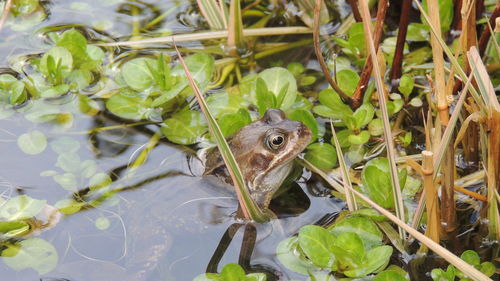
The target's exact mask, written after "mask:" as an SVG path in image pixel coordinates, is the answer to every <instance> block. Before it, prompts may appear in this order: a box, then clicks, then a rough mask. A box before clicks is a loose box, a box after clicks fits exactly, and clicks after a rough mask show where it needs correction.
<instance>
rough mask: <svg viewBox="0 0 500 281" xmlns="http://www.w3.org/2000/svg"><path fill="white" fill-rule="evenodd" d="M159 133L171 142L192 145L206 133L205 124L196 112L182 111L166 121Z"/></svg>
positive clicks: (201, 116)
mask: <svg viewBox="0 0 500 281" xmlns="http://www.w3.org/2000/svg"><path fill="white" fill-rule="evenodd" d="M161 131H162V133H163V134H164V135H165V136H166V137H167V138H168V139H169V140H170V141H171V142H174V143H178V144H194V143H196V142H198V140H199V139H200V138H201V136H202V135H203V134H204V133H206V132H207V124H206V122H205V119H204V118H203V115H201V113H199V112H198V111H194V110H184V111H181V112H179V113H176V114H174V115H173V116H172V117H171V118H168V119H166V120H165V121H164V122H163V126H162V127H161Z"/></svg>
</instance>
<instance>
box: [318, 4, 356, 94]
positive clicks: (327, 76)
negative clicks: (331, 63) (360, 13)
mask: <svg viewBox="0 0 500 281" xmlns="http://www.w3.org/2000/svg"><path fill="white" fill-rule="evenodd" d="M320 8H321V0H316V6H315V7H314V24H313V26H314V30H313V40H314V52H315V53H316V57H317V59H318V62H319V65H320V66H321V70H322V71H323V74H324V75H325V79H326V81H328V84H330V86H332V88H333V89H334V90H335V92H337V94H339V96H340V97H341V98H342V99H343V100H344V101H346V102H348V103H351V98H350V97H349V96H348V95H347V94H346V93H344V91H342V90H341V89H340V87H339V86H338V85H337V83H335V81H333V79H332V75H331V74H330V70H329V69H328V66H327V65H326V62H325V59H324V58H323V53H322V52H321V47H320V45H319V33H320V32H319V15H320Z"/></svg>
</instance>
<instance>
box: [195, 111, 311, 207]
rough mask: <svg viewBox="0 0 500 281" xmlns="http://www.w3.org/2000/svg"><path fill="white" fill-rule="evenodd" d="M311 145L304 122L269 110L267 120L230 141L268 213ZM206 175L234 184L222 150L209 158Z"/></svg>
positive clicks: (252, 191) (254, 193)
mask: <svg viewBox="0 0 500 281" xmlns="http://www.w3.org/2000/svg"><path fill="white" fill-rule="evenodd" d="M310 141H311V131H310V130H309V129H308V128H307V127H306V126H305V125H304V124H302V123H301V122H298V121H292V120H288V119H286V118H285V114H284V113H283V111H281V110H279V109H269V110H267V112H266V113H265V114H264V116H263V117H262V118H261V119H259V120H257V121H255V122H253V123H251V124H249V125H247V126H245V127H243V128H241V129H240V130H239V131H238V132H236V133H235V134H234V135H233V136H232V137H230V138H229V139H228V143H229V146H230V148H231V151H232V152H233V154H234V157H235V158H236V162H237V163H238V165H239V167H240V169H241V172H242V174H243V177H244V179H245V183H246V186H247V188H248V189H249V192H250V195H251V196H252V198H253V200H254V201H255V202H256V203H257V205H259V207H260V208H262V209H267V207H268V205H269V202H270V201H271V199H272V197H273V194H274V193H275V192H276V191H277V190H278V188H279V187H280V185H281V184H282V183H283V181H284V180H285V178H286V177H287V176H288V174H289V173H290V171H291V169H292V165H293V159H294V158H295V157H296V156H297V155H298V154H299V153H300V152H302V150H304V148H305V147H306V146H307V145H308V144H309V142H310ZM205 167H206V168H205V172H204V174H205V175H215V176H216V177H218V178H220V179H222V180H223V181H224V182H226V183H228V184H233V182H232V180H231V177H230V176H229V173H228V171H227V169H226V166H225V165H224V162H223V160H222V157H221V155H220V153H219V151H218V149H214V150H212V151H211V152H210V153H209V154H208V155H207V161H206V163H205Z"/></svg>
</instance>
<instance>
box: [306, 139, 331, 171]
mask: <svg viewBox="0 0 500 281" xmlns="http://www.w3.org/2000/svg"><path fill="white" fill-rule="evenodd" d="M304 158H305V159H306V160H307V161H309V162H311V163H312V164H313V165H314V166H316V167H318V168H320V169H325V170H328V169H332V168H333V167H334V166H335V165H336V164H337V151H336V150H335V147H333V146H332V145H331V144H328V143H313V144H311V145H309V146H308V147H307V148H306V155H305V156H304Z"/></svg>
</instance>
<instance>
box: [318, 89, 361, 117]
mask: <svg viewBox="0 0 500 281" xmlns="http://www.w3.org/2000/svg"><path fill="white" fill-rule="evenodd" d="M319 101H320V102H321V104H322V105H324V106H327V107H328V108H330V109H331V110H332V111H331V112H329V113H330V114H331V115H330V116H325V115H323V116H325V117H331V118H335V119H341V120H343V119H344V117H345V116H350V115H352V114H353V112H352V110H351V108H350V107H349V106H348V105H346V104H344V102H343V101H342V99H341V98H340V96H339V95H338V94H337V92H335V91H334V90H332V89H325V90H322V91H321V92H320V93H319ZM316 108H317V106H316V107H315V109H316ZM314 112H315V113H317V114H320V113H319V112H316V110H314ZM320 115H322V114H320Z"/></svg>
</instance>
